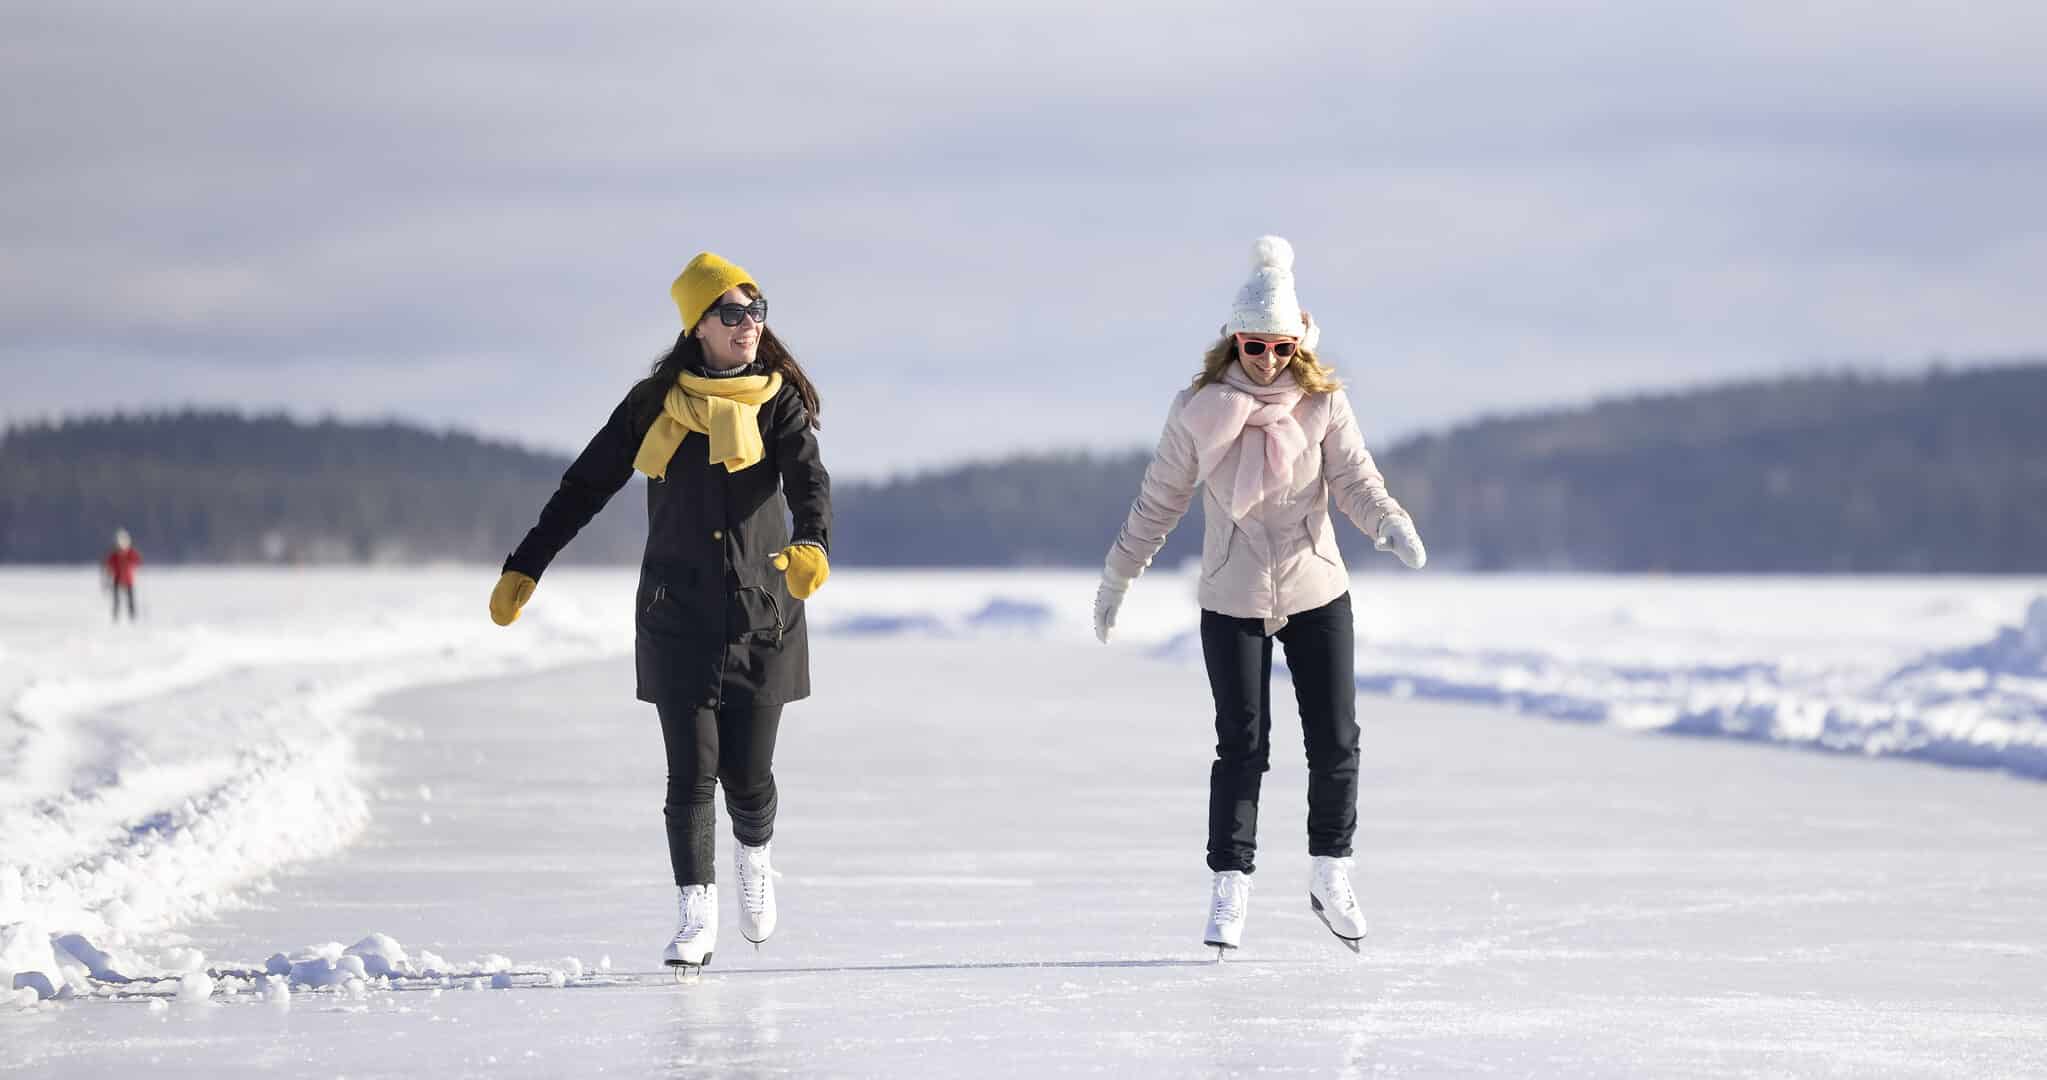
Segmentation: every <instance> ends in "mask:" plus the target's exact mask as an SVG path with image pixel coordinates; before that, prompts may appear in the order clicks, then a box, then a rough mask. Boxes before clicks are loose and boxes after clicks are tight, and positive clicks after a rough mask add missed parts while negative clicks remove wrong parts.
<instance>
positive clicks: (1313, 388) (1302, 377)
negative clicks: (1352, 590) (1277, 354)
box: [1194, 334, 1343, 394]
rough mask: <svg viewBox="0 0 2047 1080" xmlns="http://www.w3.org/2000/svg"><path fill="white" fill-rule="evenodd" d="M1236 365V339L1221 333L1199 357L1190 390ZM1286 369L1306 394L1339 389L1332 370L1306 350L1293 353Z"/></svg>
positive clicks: (1207, 382) (1341, 383)
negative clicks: (1197, 371)
mask: <svg viewBox="0 0 2047 1080" xmlns="http://www.w3.org/2000/svg"><path fill="white" fill-rule="evenodd" d="M1236 362H1237V338H1236V335H1234V334H1224V335H1223V336H1222V338H1221V339H1219V340H1218V341H1217V342H1216V343H1215V344H1214V345H1211V346H1209V347H1208V352H1207V353H1206V354H1205V355H1203V356H1202V358H1201V374H1199V375H1196V376H1194V389H1196V390H1199V389H1201V388H1202V387H1204V386H1207V385H1208V384H1210V383H1213V382H1220V381H1222V377H1223V372H1224V371H1226V370H1228V369H1229V366H1230V365H1231V364H1234V363H1236ZM1286 369H1287V370H1288V371H1291V372H1293V373H1294V382H1296V383H1298V384H1300V387H1301V389H1303V390H1305V391H1307V392H1308V393H1310V394H1327V393H1329V392H1330V391H1332V390H1341V389H1343V381H1342V380H1341V379H1338V378H1337V377H1336V369H1335V368H1332V367H1324V366H1322V361H1320V360H1318V359H1316V358H1315V354H1314V353H1313V352H1311V351H1309V350H1307V349H1300V350H1298V351H1296V352H1295V353H1294V358H1293V359H1291V360H1289V361H1287V364H1286Z"/></svg>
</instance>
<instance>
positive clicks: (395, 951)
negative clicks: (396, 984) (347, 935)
mask: <svg viewBox="0 0 2047 1080" xmlns="http://www.w3.org/2000/svg"><path fill="white" fill-rule="evenodd" d="M348 955H350V956H355V957H360V958H361V960H362V967H363V973H364V974H365V975H367V976H369V977H371V978H376V977H377V976H380V975H381V976H386V977H388V976H392V975H399V976H404V975H411V974H414V973H415V970H416V969H414V968H413V966H412V960H411V958H409V957H407V956H406V955H405V947H404V946H403V945H400V944H398V942H397V940H396V939H395V938H392V937H391V936H390V935H388V934H375V933H373V934H371V935H370V936H368V937H366V938H364V939H362V940H361V941H358V942H356V943H355V944H353V945H350V946H349V947H348Z"/></svg>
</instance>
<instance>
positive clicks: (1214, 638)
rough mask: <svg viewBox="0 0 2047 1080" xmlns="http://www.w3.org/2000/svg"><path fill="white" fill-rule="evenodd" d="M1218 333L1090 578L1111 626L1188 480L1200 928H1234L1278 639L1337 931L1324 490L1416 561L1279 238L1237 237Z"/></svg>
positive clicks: (1347, 608)
mask: <svg viewBox="0 0 2047 1080" xmlns="http://www.w3.org/2000/svg"><path fill="white" fill-rule="evenodd" d="M1252 264H1253V271H1252V275H1251V279H1250V281H1248V282H1246V283H1245V285H1244V287H1243V288H1242V289H1241V290H1239V291H1238V293H1237V299H1236V303H1235V305H1234V307H1233V309H1232V312H1231V316H1230V321H1229V323H1228V324H1227V325H1226V326H1225V327H1224V328H1223V329H1224V333H1223V336H1222V338H1221V340H1219V341H1217V342H1216V344H1215V346H1214V347H1213V348H1211V349H1210V350H1209V352H1208V355H1207V357H1206V358H1205V361H1204V363H1203V366H1202V371H1201V374H1200V376H1199V377H1197V378H1196V379H1195V381H1194V385H1192V386H1190V387H1188V388H1187V389H1185V390H1182V391H1181V392H1180V393H1179V395H1178V396H1176V397H1175V398H1174V399H1173V404H1172V408H1171V409H1170V410H1169V411H1168V412H1167V414H1166V426H1165V433H1164V434H1163V435H1162V436H1161V437H1160V439H1159V446H1158V451H1157V453H1156V455H1155V456H1154V457H1153V459H1152V462H1151V465H1150V467H1149V468H1147V469H1146V470H1145V474H1144V483H1143V487H1142V490H1140V491H1139V493H1138V496H1137V500H1136V501H1135V502H1134V503H1132V504H1131V507H1130V516H1129V518H1128V519H1127V520H1126V521H1125V522H1124V524H1123V529H1122V531H1121V532H1120V533H1119V534H1118V535H1117V537H1116V544H1115V546H1114V547H1112V548H1111V549H1110V550H1109V557H1108V560H1107V563H1106V565H1105V567H1104V569H1103V574H1102V584H1101V587H1100V589H1099V590H1098V591H1097V592H1096V595H1095V634H1096V636H1097V637H1099V638H1101V640H1102V641H1103V642H1107V641H1108V640H1109V636H1110V633H1111V631H1112V630H1113V629H1114V627H1115V625H1116V612H1117V609H1118V608H1119V607H1120V606H1121V604H1122V602H1123V596H1124V594H1125V592H1126V591H1127V590H1128V589H1129V587H1130V583H1131V582H1132V581H1134V580H1135V579H1136V578H1137V577H1138V575H1140V574H1142V573H1143V572H1144V570H1145V567H1147V566H1149V565H1150V564H1151V560H1152V557H1153V556H1154V555H1156V554H1158V551H1159V548H1160V547H1161V546H1163V545H1164V544H1165V542H1166V534H1168V533H1170V532H1171V531H1172V530H1173V527H1174V526H1175V525H1177V524H1178V523H1179V521H1180V518H1181V516H1182V515H1184V514H1185V513H1186V512H1187V508H1188V506H1189V505H1190V504H1191V503H1192V502H1193V499H1194V495H1195V492H1196V491H1197V490H1198V491H1199V492H1200V493H1201V499H1202V512H1203V518H1204V525H1203V532H1202V544H1201V584H1200V589H1199V592H1198V594H1197V599H1198V601H1199V603H1200V605H1201V651H1202V658H1203V659H1204V661H1206V664H1207V668H1208V681H1209V687H1210V689H1211V690H1212V692H1213V693H1214V696H1215V730H1216V759H1215V764H1214V766H1213V767H1212V768H1211V770H1210V773H1209V805H1208V866H1209V869H1210V870H1211V871H1213V872H1214V874H1215V878H1214V882H1213V887H1212V890H1211V894H1210V903H1209V919H1208V927H1207V932H1206V934H1205V935H1204V938H1203V940H1204V941H1205V942H1206V943H1207V944H1209V945H1213V946H1215V947H1216V948H1217V949H1219V950H1220V949H1234V948H1236V947H1237V945H1238V943H1239V942H1240V940H1241V939H1242V936H1243V929H1244V920H1245V916H1246V913H1247V910H1248V905H1249V901H1250V893H1251V873H1252V871H1253V869H1254V866H1253V856H1254V854H1255V851H1256V846H1257V827H1258V789H1259V782H1260V779H1261V777H1262V776H1263V774H1264V773H1265V771H1266V768H1267V766H1268V762H1269V760H1270V756H1271V733H1272V709H1271V701H1272V693H1271V680H1272V652H1273V648H1272V646H1273V642H1274V641H1275V640H1277V641H1278V642H1279V644H1280V646H1281V647H1282V648H1283V649H1285V655H1286V664H1287V667H1288V669H1289V670H1290V671H1291V673H1292V676H1293V683H1294V693H1295V696H1296V698H1297V700H1298V702H1299V704H1300V712H1301V729H1302V735H1303V737H1304V739H1305V741H1306V744H1307V753H1308V853H1309V855H1310V857H1311V862H1312V864H1313V865H1312V871H1311V873H1310V881H1309V888H1308V900H1309V905H1310V907H1311V908H1312V909H1313V910H1314V912H1315V914H1316V915H1317V916H1318V917H1319V918H1321V920H1322V922H1323V924H1324V925H1326V926H1327V927H1329V930H1330V932H1331V933H1333V934H1335V935H1336V936H1337V937H1338V938H1339V939H1341V940H1342V941H1343V942H1344V943H1345V944H1346V945H1348V946H1349V947H1350V948H1351V949H1353V950H1355V949H1356V948H1357V947H1358V946H1357V942H1358V940H1359V939H1361V938H1363V937H1364V934H1365V919H1364V915H1363V914H1362V913H1361V912H1360V911H1359V909H1358V904H1357V900H1356V897H1355V895H1354V894H1353V893H1352V891H1351V886H1350V875H1349V871H1348V868H1349V862H1350V854H1351V836H1352V834H1353V833H1354V832H1355V831H1356V829H1357V777H1358V722H1357V710H1356V695H1357V685H1356V680H1355V676H1354V673H1353V668H1354V664H1355V657H1354V655H1353V631H1352V622H1351V605H1350V592H1349V589H1350V578H1349V574H1348V573H1347V572H1346V571H1345V569H1344V565H1343V557H1342V556H1341V555H1340V554H1339V553H1338V552H1337V547H1336V534H1335V530H1334V527H1333V525H1332V524H1331V522H1330V516H1329V503H1330V500H1331V499H1332V498H1333V499H1334V500H1335V502H1336V507H1337V509H1339V510H1341V511H1343V513H1344V514H1345V516H1347V517H1349V518H1350V519H1351V521H1353V522H1355V523H1356V524H1357V527H1358V528H1359V529H1362V530H1364V533H1365V535H1367V536H1369V537H1372V539H1373V541H1374V542H1375V544H1376V545H1377V547H1378V548H1379V550H1381V551H1391V552H1393V553H1394V554H1395V555H1396V556H1398V557H1399V558H1400V560H1401V561H1402V562H1404V563H1406V564H1407V565H1408V566H1410V567H1413V568H1415V569H1420V568H1421V566H1422V564H1423V562H1424V561H1425V559H1426V558H1427V556H1426V554H1425V553H1424V551H1423V549H1422V543H1421V537H1420V536H1419V535H1418V534H1417V533H1416V532H1415V528H1414V522H1413V521H1412V519H1410V518H1409V517H1408V514H1407V512H1406V511H1405V510H1403V509H1401V507H1400V504H1399V503H1398V502H1396V501H1394V499H1393V496H1392V495H1390V494H1388V493H1387V491H1386V481H1385V479H1384V478H1383V477H1381V476H1380V474H1379V469H1378V466H1376V465H1375V464H1373V462H1372V455H1371V453H1370V452H1369V451H1367V450H1366V449H1365V442H1364V437H1363V436H1362V435H1361V434H1360V433H1359V431H1358V422H1357V416H1356V414H1354V413H1353V412H1352V411H1351V405H1350V400H1349V399H1348V398H1347V397H1346V396H1345V395H1344V392H1343V389H1342V387H1341V385H1340V384H1339V383H1338V382H1337V380H1336V378H1335V376H1334V373H1333V372H1332V371H1331V370H1330V369H1328V368H1326V367H1323V366H1322V365H1321V363H1320V362H1319V361H1318V360H1317V359H1316V356H1315V352H1314V349H1315V345H1316V341H1317V338H1318V337H1319V333H1318V331H1317V328H1316V327H1315V326H1314V325H1313V323H1312V322H1311V321H1310V319H1309V318H1308V314H1307V312H1305V311H1302V310H1301V308H1300V304H1299V303H1298V301H1297V300H1296V299H1295V296H1294V283H1293V249H1292V247H1291V246H1290V245H1288V244H1287V242H1286V241H1285V240H1282V239H1280V238H1279V237H1276V236H1268V237H1263V238H1261V239H1260V240H1259V241H1258V243H1257V244H1256V246H1255V247H1254V248H1253V259H1252Z"/></svg>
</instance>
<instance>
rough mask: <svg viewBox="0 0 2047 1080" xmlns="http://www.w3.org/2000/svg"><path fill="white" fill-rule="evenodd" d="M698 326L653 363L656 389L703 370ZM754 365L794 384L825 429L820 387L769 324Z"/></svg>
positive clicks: (750, 292)
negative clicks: (694, 334) (696, 332)
mask: <svg viewBox="0 0 2047 1080" xmlns="http://www.w3.org/2000/svg"><path fill="white" fill-rule="evenodd" d="M739 290H740V291H741V292H743V293H745V294H746V295H747V296H749V297H751V298H753V299H755V300H758V299H760V295H761V291H760V290H759V289H756V288H754V287H753V286H752V285H741V286H740V287H739ZM705 310H709V309H708V308H707V309H705ZM702 321H703V315H702V314H699V315H698V316H697V322H702ZM695 326H696V323H691V324H690V325H689V326H687V327H684V328H683V331H682V333H681V334H679V335H677V336H676V339H675V345H674V347H672V348H670V349H669V350H668V351H667V352H666V353H665V354H663V355H662V357H661V359H659V360H656V361H654V371H653V374H651V375H649V376H648V379H649V380H650V381H652V382H653V383H654V384H655V385H656V386H663V387H666V386H672V385H674V383H675V381H676V379H677V378H678V377H679V376H681V375H682V373H683V372H685V371H688V370H690V369H692V368H696V369H699V370H701V369H702V368H703V366H704V343H703V342H702V341H699V340H697V339H696V338H694V337H691V336H690V330H691V329H694V328H695ZM754 363H756V364H759V365H760V369H761V372H762V373H763V374H765V373H768V372H780V373H781V375H782V381H783V382H786V383H791V384H793V385H794V386H795V387H796V392H797V393H798V394H800V395H801V396H802V397H803V411H804V412H806V413H808V414H809V415H810V426H811V427H813V428H822V427H823V426H824V424H822V423H821V422H819V420H818V418H817V414H818V412H819V410H820V406H819V404H818V400H817V387H816V386H815V385H813V384H812V383H811V381H810V376H808V375H805V374H804V373H803V365H801V364H798V363H797V362H796V356H795V354H793V353H791V352H790V351H789V347H788V346H787V345H784V344H782V339H781V338H778V337H776V336H775V332H774V331H773V330H770V329H768V328H767V326H766V325H763V326H762V327H761V343H760V347H759V348H758V349H756V350H755V351H754Z"/></svg>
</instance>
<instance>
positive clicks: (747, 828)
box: [658, 705, 782, 885]
mask: <svg viewBox="0 0 2047 1080" xmlns="http://www.w3.org/2000/svg"><path fill="white" fill-rule="evenodd" d="M658 708H659V710H660V713H661V741H662V742H663V743H665V744H667V747H668V800H667V802H666V804H665V805H663V807H662V814H663V815H664V816H665V817H666V818H667V821H668V861H669V862H670V863H671V864H673V866H674V868H675V883H676V884H677V885H709V884H711V883H712V882H714V881H716V880H718V876H717V874H716V873H715V872H714V871H713V869H712V864H713V861H714V860H713V858H712V856H713V854H714V853H715V850H716V848H715V841H714V839H713V826H715V825H716V824H717V813H716V810H715V809H714V808H713V806H712V804H711V796H712V795H713V794H715V792H716V790H717V786H718V784H719V783H720V782H721V781H722V782H723V783H724V785H725V811H726V812H727V813H729V814H731V815H732V835H733V836H735V837H738V838H739V842H740V843H742V844H746V845H748V846H751V847H759V846H760V845H762V844H765V843H767V842H768V841H769V840H770V839H771V838H773V836H774V835H775V773H774V763H775V733H776V731H777V730H778V729H779V728H780V727H781V726H782V707H781V706H780V705H760V706H746V707H743V708H733V707H729V706H728V707H726V708H724V709H722V710H720V709H706V708H703V707H701V706H694V707H692V706H688V705H661V706H658Z"/></svg>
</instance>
